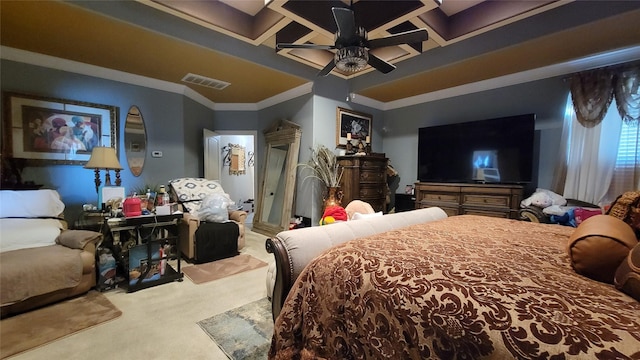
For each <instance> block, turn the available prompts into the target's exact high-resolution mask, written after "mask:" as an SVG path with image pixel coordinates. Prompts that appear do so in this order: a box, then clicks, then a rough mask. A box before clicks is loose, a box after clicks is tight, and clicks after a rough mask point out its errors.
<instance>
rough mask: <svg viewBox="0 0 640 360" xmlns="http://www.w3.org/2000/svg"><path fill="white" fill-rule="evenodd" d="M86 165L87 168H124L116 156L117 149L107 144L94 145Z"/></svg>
mask: <svg viewBox="0 0 640 360" xmlns="http://www.w3.org/2000/svg"><path fill="white" fill-rule="evenodd" d="M84 167H85V169H115V170H121V169H122V166H121V165H120V162H119V161H118V157H117V156H116V149H114V148H110V147H105V146H96V147H94V148H93V150H92V151H91V157H90V158H89V161H87V163H86V164H85V165H84Z"/></svg>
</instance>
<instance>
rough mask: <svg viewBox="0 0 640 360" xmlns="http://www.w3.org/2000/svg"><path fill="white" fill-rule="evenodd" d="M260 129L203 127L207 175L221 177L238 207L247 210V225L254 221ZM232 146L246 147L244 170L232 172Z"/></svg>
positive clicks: (209, 177) (217, 178) (223, 186)
mask: <svg viewBox="0 0 640 360" xmlns="http://www.w3.org/2000/svg"><path fill="white" fill-rule="evenodd" d="M257 135H258V133H257V131H228V130H216V131H212V130H208V129H204V130H203V141H204V174H205V178H207V179H209V180H218V181H219V182H220V185H222V188H223V189H224V191H225V192H226V193H227V194H229V197H230V198H231V200H232V201H234V202H235V204H236V206H238V208H242V210H245V211H247V213H248V215H247V224H245V225H249V226H250V225H251V224H252V223H253V213H254V204H255V197H256V183H257V181H258V179H257V166H258V164H257V157H256V152H255V149H256V147H257V144H256V142H257ZM231 145H235V146H240V147H243V148H244V154H245V156H244V168H245V171H244V173H241V174H237V173H236V174H232V172H230V171H229V168H230V166H231V159H230V152H231V149H230V148H231Z"/></svg>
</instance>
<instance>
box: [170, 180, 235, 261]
mask: <svg viewBox="0 0 640 360" xmlns="http://www.w3.org/2000/svg"><path fill="white" fill-rule="evenodd" d="M169 193H170V196H171V198H172V199H174V200H176V201H177V202H178V203H179V204H180V205H181V206H182V211H183V212H184V215H183V218H182V221H181V222H180V223H179V224H178V228H179V231H180V251H181V252H182V254H183V256H185V257H186V258H187V259H189V260H194V259H197V258H198V254H197V253H196V231H197V230H198V228H199V227H200V224H201V221H200V219H199V218H198V216H197V214H196V213H197V211H198V209H199V208H200V205H201V203H202V199H204V198H205V197H206V196H207V195H209V194H213V193H224V189H223V188H222V186H221V185H220V183H219V182H218V181H215V180H207V179H203V178H181V179H175V180H171V181H169ZM246 219H247V213H246V212H245V211H241V210H230V211H229V220H231V221H233V222H234V223H235V224H237V226H238V232H239V235H238V242H237V244H238V247H237V249H238V250H241V249H242V248H244V245H245V239H244V234H245V225H244V223H245V221H246Z"/></svg>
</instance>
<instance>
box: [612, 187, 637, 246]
mask: <svg viewBox="0 0 640 360" xmlns="http://www.w3.org/2000/svg"><path fill="white" fill-rule="evenodd" d="M606 214H607V215H611V216H614V217H617V218H618V219H620V220H622V221H624V222H626V223H627V224H629V226H631V227H632V228H633V231H634V232H635V233H636V238H638V239H640V191H627V192H625V193H624V194H622V195H620V196H618V198H617V199H616V200H615V201H614V202H613V204H611V207H610V208H609V210H607V212H606Z"/></svg>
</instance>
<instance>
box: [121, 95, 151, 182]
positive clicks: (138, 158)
mask: <svg viewBox="0 0 640 360" xmlns="http://www.w3.org/2000/svg"><path fill="white" fill-rule="evenodd" d="M124 150H125V154H126V155H127V164H128V165H129V170H131V173H132V174H133V176H140V175H141V174H142V169H143V168H144V161H145V158H146V156H147V131H146V128H145V125H144V118H143V117H142V113H141V112H140V109H139V108H138V107H137V106H136V105H132V106H131V107H130V108H129V111H128V112H127V118H126V119H125V123H124Z"/></svg>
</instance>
